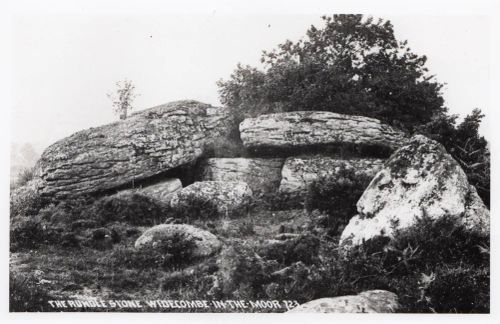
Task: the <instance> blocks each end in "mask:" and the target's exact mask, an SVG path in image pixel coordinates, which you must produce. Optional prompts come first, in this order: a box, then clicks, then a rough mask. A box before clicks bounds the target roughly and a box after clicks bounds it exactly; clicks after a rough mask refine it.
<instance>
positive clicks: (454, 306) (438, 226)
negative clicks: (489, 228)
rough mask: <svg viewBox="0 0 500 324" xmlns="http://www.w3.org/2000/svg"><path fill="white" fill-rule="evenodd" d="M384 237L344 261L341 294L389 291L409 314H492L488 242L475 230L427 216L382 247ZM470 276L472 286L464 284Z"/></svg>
mask: <svg viewBox="0 0 500 324" xmlns="http://www.w3.org/2000/svg"><path fill="white" fill-rule="evenodd" d="M380 240H382V243H383V242H384V241H385V242H387V241H386V240H384V239H382V238H379V239H376V240H373V241H368V242H366V244H364V245H362V246H359V247H356V248H354V249H352V250H350V251H349V252H348V253H346V254H345V255H342V256H341V257H340V258H339V262H340V268H341V269H342V273H343V277H344V280H345V282H347V283H349V282H350V284H347V285H345V287H343V288H342V289H341V290H344V291H348V292H350V291H362V290H367V289H387V290H389V291H393V292H395V293H396V294H397V295H398V296H399V297H400V301H401V303H402V304H403V306H404V309H403V311H408V312H434V311H439V312H487V311H488V309H489V302H488V299H489V253H487V252H485V251H487V250H488V249H489V238H488V237H483V236H480V235H478V234H476V233H474V232H470V231H469V230H467V229H466V228H465V226H464V225H463V224H461V223H460V220H459V219H457V218H455V217H444V218H441V219H438V220H432V219H430V218H429V217H427V216H424V217H422V218H420V219H419V220H418V221H417V223H416V224H415V225H413V226H411V227H410V228H407V229H404V230H396V231H395V233H394V238H393V239H392V240H391V241H390V243H389V244H388V245H386V246H385V248H383V249H381V248H380V247H381V246H384V245H385V244H380V243H381V242H377V241H380ZM466 276H471V280H472V281H473V283H467V282H464V281H467V280H465V278H466Z"/></svg>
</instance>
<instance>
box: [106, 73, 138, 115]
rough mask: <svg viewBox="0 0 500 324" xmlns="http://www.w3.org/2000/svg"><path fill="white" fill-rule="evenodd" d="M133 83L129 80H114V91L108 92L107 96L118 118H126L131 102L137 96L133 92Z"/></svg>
mask: <svg viewBox="0 0 500 324" xmlns="http://www.w3.org/2000/svg"><path fill="white" fill-rule="evenodd" d="M134 91H135V85H134V84H133V83H132V81H130V80H127V79H125V80H123V81H118V82H116V93H108V94H107V96H108V98H109V99H111V101H112V102H113V108H114V111H115V113H117V114H119V115H120V119H127V115H128V112H129V111H130V110H132V109H133V106H132V102H133V101H134V99H135V98H136V97H137V96H138V94H135V93H134Z"/></svg>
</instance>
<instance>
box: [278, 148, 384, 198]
mask: <svg viewBox="0 0 500 324" xmlns="http://www.w3.org/2000/svg"><path fill="white" fill-rule="evenodd" d="M383 163H384V160H382V159H348V160H344V159H340V158H333V157H324V156H310V157H291V158H288V159H286V161H285V164H284V165H283V169H282V171H281V183H280V187H279V192H280V194H282V195H286V196H287V197H289V198H290V199H294V200H296V201H303V200H304V199H305V197H306V194H307V191H308V188H309V186H310V185H311V184H312V183H313V182H314V181H315V180H317V179H319V178H322V177H330V178H333V179H334V178H335V175H336V174H337V173H338V172H339V171H340V170H342V169H351V170H354V172H355V174H356V175H358V174H359V175H360V176H367V177H370V178H372V177H373V176H374V175H375V174H376V173H377V172H378V171H379V170H380V168H381V167H382V165H383Z"/></svg>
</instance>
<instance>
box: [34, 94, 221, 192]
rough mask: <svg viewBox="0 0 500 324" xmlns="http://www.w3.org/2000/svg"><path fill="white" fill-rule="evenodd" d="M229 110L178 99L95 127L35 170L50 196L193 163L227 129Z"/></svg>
mask: <svg viewBox="0 0 500 324" xmlns="http://www.w3.org/2000/svg"><path fill="white" fill-rule="evenodd" d="M228 118H229V117H228V114H227V110H226V109H222V108H215V107H212V106H210V105H208V104H203V103H200V102H197V101H177V102H172V103H169V104H165V105H161V106H157V107H154V108H150V109H146V110H143V111H140V112H137V113H135V114H133V115H131V116H130V117H129V118H128V119H126V120H123V121H118V122H115V123H112V124H108V125H104V126H100V127H96V128H90V129H87V130H83V131H80V132H77V133H75V134H73V135H71V136H69V137H67V138H64V139H62V140H60V141H58V142H56V143H54V144H52V145H51V146H50V147H49V148H47V149H46V150H45V152H44V153H43V154H42V157H41V158H40V160H39V161H38V162H37V165H36V168H35V175H36V176H37V177H38V178H40V179H41V180H42V181H43V186H42V188H41V192H42V194H43V195H44V196H50V197H52V196H56V197H57V196H61V197H62V196H70V195H76V194H83V193H94V192H99V191H103V190H107V189H112V188H116V187H119V186H122V185H125V184H128V183H131V182H132V181H137V180H141V179H147V178H149V177H152V176H155V175H157V174H160V173H162V172H164V171H166V170H169V169H172V168H174V167H177V166H181V165H184V164H186V163H189V162H192V161H194V160H195V159H197V158H198V157H199V156H201V155H202V153H203V152H204V148H205V147H206V145H210V144H211V142H212V141H213V140H214V139H215V138H216V137H217V136H219V135H220V134H222V133H223V132H225V131H226V126H227V125H226V123H227V122H228Z"/></svg>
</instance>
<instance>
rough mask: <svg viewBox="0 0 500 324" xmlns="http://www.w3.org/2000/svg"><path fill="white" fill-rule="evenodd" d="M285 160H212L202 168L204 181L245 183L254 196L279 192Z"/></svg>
mask: <svg viewBox="0 0 500 324" xmlns="http://www.w3.org/2000/svg"><path fill="white" fill-rule="evenodd" d="M283 162H284V159H257V158H255V159H251V158H212V159H208V160H207V161H206V163H205V164H204V165H203V167H202V172H201V180H202V181H244V182H246V183H247V184H248V185H249V186H250V189H252V192H253V193H254V195H260V194H265V193H273V192H274V193H275V192H278V187H279V185H280V181H281V167H282V166H283Z"/></svg>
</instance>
